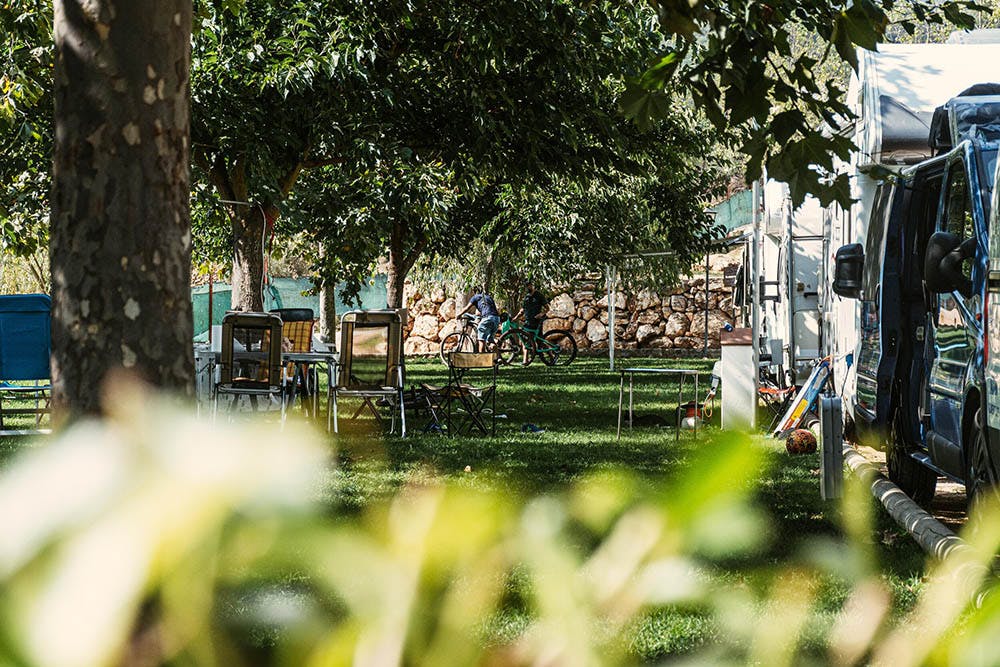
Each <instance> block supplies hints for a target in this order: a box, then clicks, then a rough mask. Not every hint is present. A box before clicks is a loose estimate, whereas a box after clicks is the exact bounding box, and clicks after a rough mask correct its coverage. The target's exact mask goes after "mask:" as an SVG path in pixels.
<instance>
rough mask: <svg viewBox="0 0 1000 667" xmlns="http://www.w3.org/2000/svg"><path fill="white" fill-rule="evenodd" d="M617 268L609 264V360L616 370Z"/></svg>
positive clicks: (612, 368)
mask: <svg viewBox="0 0 1000 667" xmlns="http://www.w3.org/2000/svg"><path fill="white" fill-rule="evenodd" d="M617 278H618V276H617V275H615V268H614V267H613V266H608V362H609V363H610V365H611V370H612V371H613V370H615V283H616V282H617Z"/></svg>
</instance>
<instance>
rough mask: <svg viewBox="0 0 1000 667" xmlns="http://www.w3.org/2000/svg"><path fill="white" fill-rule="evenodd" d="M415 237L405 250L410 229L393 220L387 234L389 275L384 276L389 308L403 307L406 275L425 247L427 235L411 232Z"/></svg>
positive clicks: (403, 223) (404, 223) (402, 223)
mask: <svg viewBox="0 0 1000 667" xmlns="http://www.w3.org/2000/svg"><path fill="white" fill-rule="evenodd" d="M413 235H414V236H415V237H416V238H415V240H414V243H413V246H412V247H411V248H410V249H409V250H407V249H406V241H407V239H408V238H409V237H410V236H411V229H410V227H409V224H408V223H406V222H395V223H393V225H392V231H391V232H390V234H389V275H388V276H387V277H386V281H385V288H386V297H385V300H386V306H387V307H389V308H405V307H406V304H405V303H403V288H404V285H405V284H406V276H408V275H409V274H410V269H412V268H413V265H414V264H416V262H417V259H418V258H419V257H420V253H422V252H423V251H424V248H426V247H427V236H426V234H424V233H423V232H422V231H417V232H416V233H415V234H413Z"/></svg>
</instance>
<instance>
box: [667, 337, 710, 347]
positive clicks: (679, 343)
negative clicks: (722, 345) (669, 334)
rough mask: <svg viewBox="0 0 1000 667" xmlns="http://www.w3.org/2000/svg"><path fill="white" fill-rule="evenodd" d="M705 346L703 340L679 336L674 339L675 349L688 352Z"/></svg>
mask: <svg viewBox="0 0 1000 667" xmlns="http://www.w3.org/2000/svg"><path fill="white" fill-rule="evenodd" d="M704 345H705V341H704V340H703V339H701V338H692V337H691V336H679V337H678V338H675V339H674V347H680V348H684V349H686V350H693V349H695V348H700V347H702V346H704Z"/></svg>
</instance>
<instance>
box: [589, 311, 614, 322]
mask: <svg viewBox="0 0 1000 667" xmlns="http://www.w3.org/2000/svg"><path fill="white" fill-rule="evenodd" d="M616 317H617V315H616ZM590 321H591V322H593V321H594V320H590ZM596 321H598V322H600V323H601V324H607V323H608V311H606V310H602V311H601V314H600V315H598V316H597V320H596Z"/></svg>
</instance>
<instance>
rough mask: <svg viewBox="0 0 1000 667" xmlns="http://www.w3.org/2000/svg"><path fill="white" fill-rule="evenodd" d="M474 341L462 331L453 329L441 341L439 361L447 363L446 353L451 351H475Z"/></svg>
mask: <svg viewBox="0 0 1000 667" xmlns="http://www.w3.org/2000/svg"><path fill="white" fill-rule="evenodd" d="M475 351H476V341H475V339H474V338H473V337H472V336H470V335H469V334H467V333H465V332H464V331H455V332H452V333H450V334H448V335H447V336H445V337H444V340H442V341H441V351H440V353H439V354H440V356H441V363H443V364H444V365H445V366H447V365H448V355H449V354H451V353H452V352H475Z"/></svg>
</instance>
